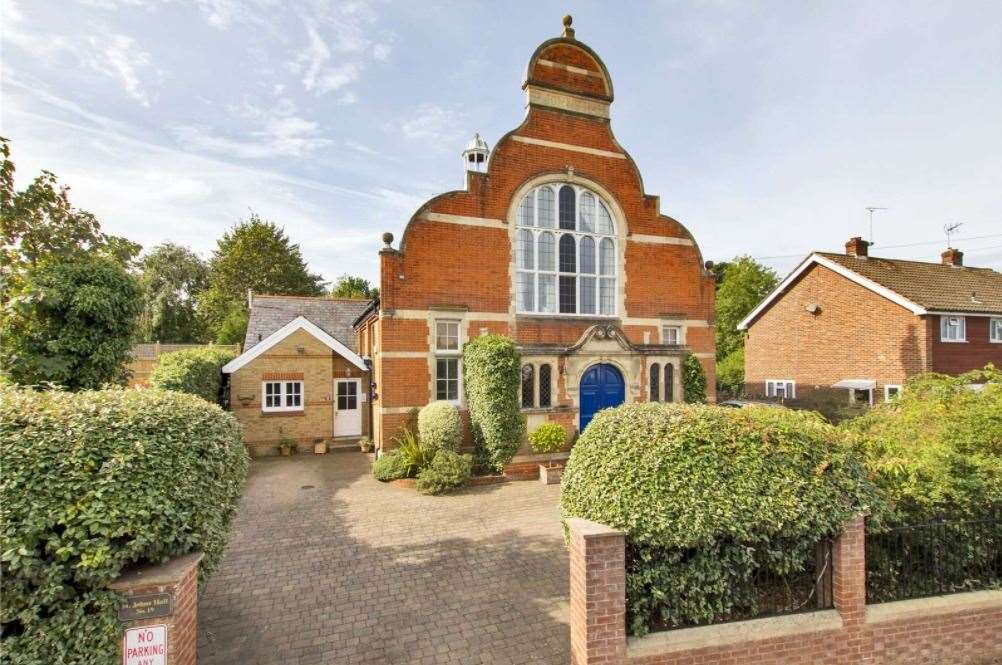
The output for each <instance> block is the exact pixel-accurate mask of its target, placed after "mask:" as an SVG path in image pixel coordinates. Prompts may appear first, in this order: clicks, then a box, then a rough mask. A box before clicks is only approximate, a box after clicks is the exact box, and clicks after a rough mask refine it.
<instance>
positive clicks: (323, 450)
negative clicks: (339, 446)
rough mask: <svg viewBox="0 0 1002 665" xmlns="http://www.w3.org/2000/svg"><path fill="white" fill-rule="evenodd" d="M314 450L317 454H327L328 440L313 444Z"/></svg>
mask: <svg viewBox="0 0 1002 665" xmlns="http://www.w3.org/2000/svg"><path fill="white" fill-rule="evenodd" d="M313 452H314V453H315V454H317V455H326V454H327V443H326V442H320V443H314V444H313Z"/></svg>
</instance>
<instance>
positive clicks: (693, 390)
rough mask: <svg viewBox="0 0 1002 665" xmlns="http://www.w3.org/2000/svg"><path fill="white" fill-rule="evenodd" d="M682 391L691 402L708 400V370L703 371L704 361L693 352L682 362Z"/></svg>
mask: <svg viewBox="0 0 1002 665" xmlns="http://www.w3.org/2000/svg"><path fill="white" fill-rule="evenodd" d="M682 392H684V393H685V395H684V397H685V401H686V402H688V403H689V404H703V403H705V402H706V372H704V371H703V363H701V362H699V358H697V357H696V356H694V355H692V354H691V353H690V354H689V355H687V356H686V357H685V361H684V362H683V363H682Z"/></svg>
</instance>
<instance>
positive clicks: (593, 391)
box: [580, 364, 626, 432]
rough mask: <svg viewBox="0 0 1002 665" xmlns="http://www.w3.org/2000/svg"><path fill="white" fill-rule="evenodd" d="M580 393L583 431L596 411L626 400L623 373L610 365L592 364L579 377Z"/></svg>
mask: <svg viewBox="0 0 1002 665" xmlns="http://www.w3.org/2000/svg"><path fill="white" fill-rule="evenodd" d="M580 393H581V431H582V432H583V431H584V428H585V427H587V426H588V423H590V422H591V419H592V417H593V416H594V415H595V414H596V413H598V412H599V411H601V410H602V409H607V408H609V407H611V406H619V405H620V404H622V403H623V402H624V401H625V400H626V384H625V383H624V382H623V375H622V374H620V373H619V370H618V369H616V368H615V367H613V366H612V365H605V364H602V365H594V366H592V367H589V368H588V371H587V372H585V373H584V376H582V377H581V390H580Z"/></svg>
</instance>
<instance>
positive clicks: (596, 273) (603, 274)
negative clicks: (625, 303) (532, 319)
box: [515, 183, 617, 316]
mask: <svg viewBox="0 0 1002 665" xmlns="http://www.w3.org/2000/svg"><path fill="white" fill-rule="evenodd" d="M516 225H517V227H518V228H517V230H516V232H515V269H516V273H515V309H516V311H518V312H519V313H526V314H559V315H565V316H573V315H583V316H615V315H616V311H617V310H616V274H617V270H616V227H615V224H614V223H613V221H612V215H611V214H610V213H609V207H608V205H607V204H606V203H605V202H604V201H603V200H602V199H601V197H599V196H598V195H597V194H595V193H594V192H592V191H590V190H587V189H585V188H583V187H579V186H577V185H571V184H568V183H551V184H547V185H542V186H540V187H537V188H535V189H533V190H532V191H531V192H529V193H528V194H526V195H525V198H523V199H522V201H521V202H520V203H519V206H518V214H517V216H516Z"/></svg>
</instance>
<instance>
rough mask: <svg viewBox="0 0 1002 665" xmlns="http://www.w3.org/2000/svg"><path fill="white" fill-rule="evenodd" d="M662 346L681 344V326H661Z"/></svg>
mask: <svg viewBox="0 0 1002 665" xmlns="http://www.w3.org/2000/svg"><path fill="white" fill-rule="evenodd" d="M661 343H662V344H673V345H674V344H681V343H682V326H661Z"/></svg>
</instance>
